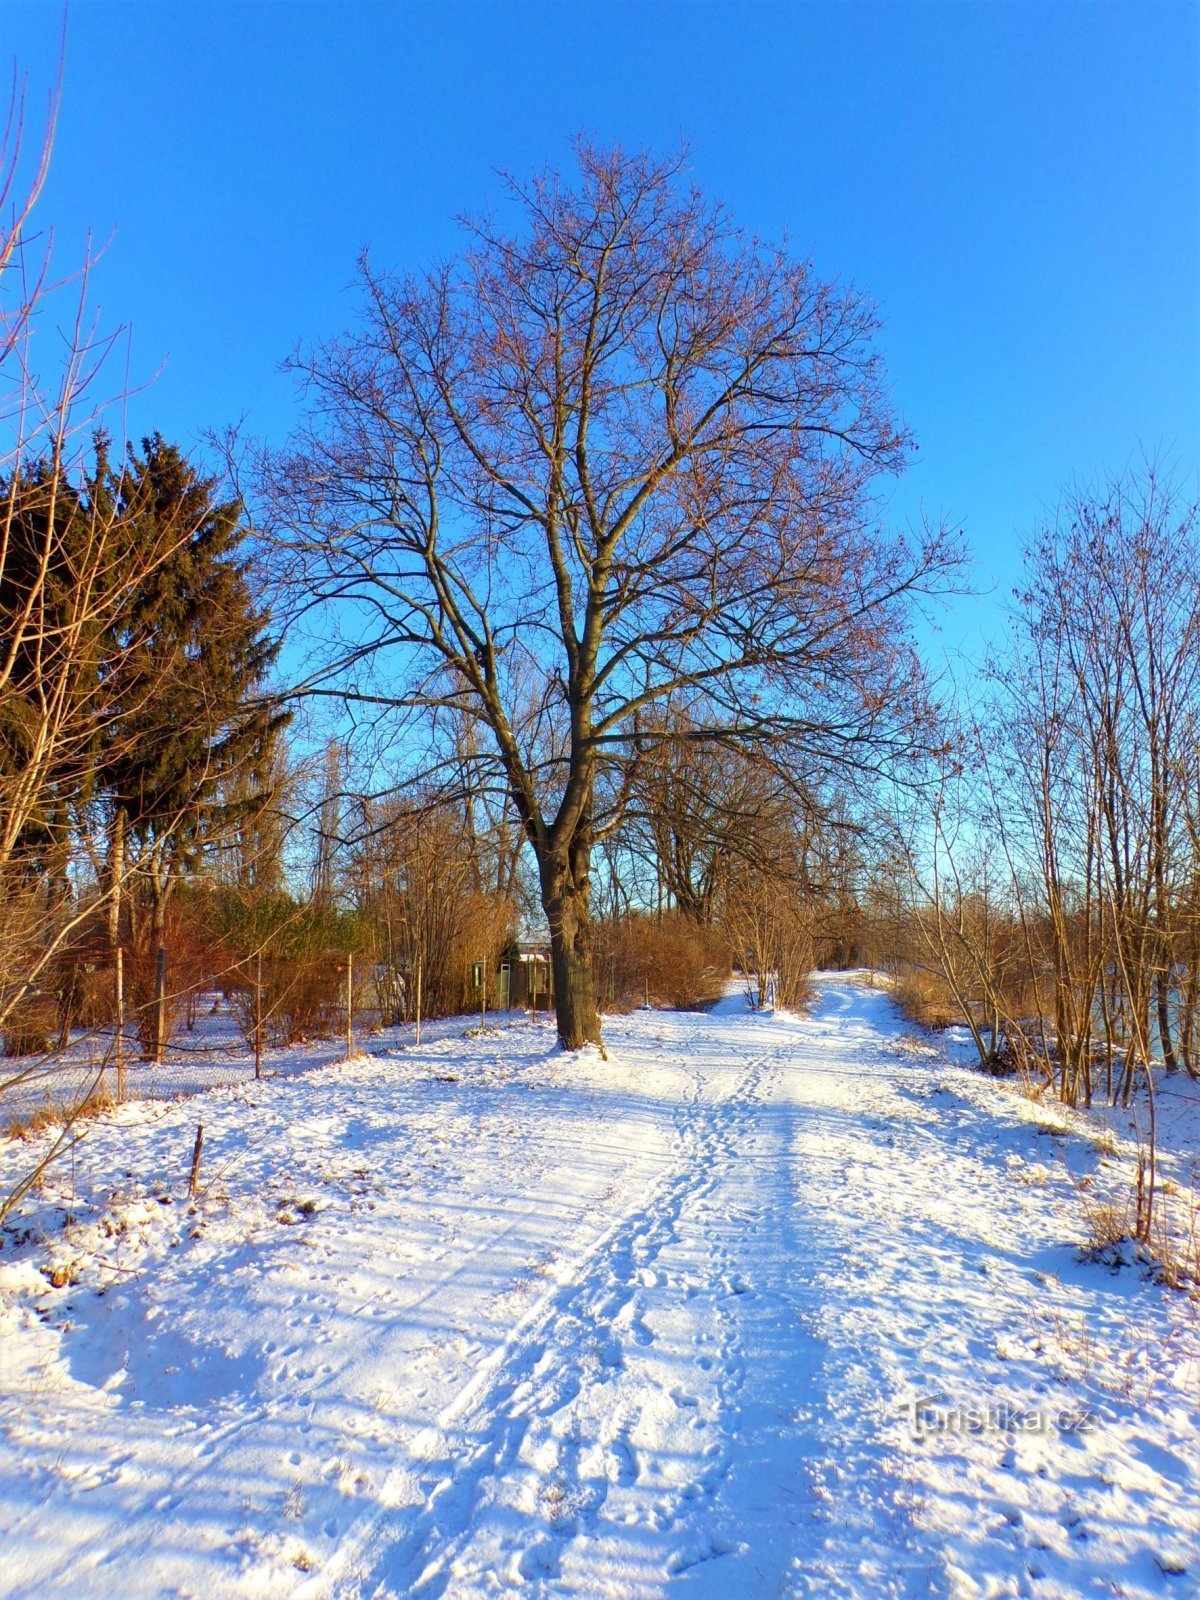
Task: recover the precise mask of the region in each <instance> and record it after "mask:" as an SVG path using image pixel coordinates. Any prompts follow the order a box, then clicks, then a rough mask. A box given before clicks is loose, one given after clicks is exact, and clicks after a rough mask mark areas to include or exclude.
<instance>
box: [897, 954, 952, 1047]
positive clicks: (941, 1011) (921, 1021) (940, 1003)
mask: <svg viewBox="0 0 1200 1600" xmlns="http://www.w3.org/2000/svg"><path fill="white" fill-rule="evenodd" d="M892 996H893V998H894V999H895V1000H896V1002H897V1003H898V1004H899V1006H900V1009H901V1011H903V1013H904V1015H905V1016H906V1017H907V1018H908V1020H909V1021H910V1022H915V1023H916V1024H917V1026H918V1027H920V1028H931V1029H935V1030H939V1031H940V1030H941V1029H943V1028H953V1027H957V1026H958V1025H959V1024H960V1023H963V1022H965V1021H966V1018H965V1017H964V1016H963V1014H962V1010H961V1008H960V1007H959V1006H957V1005H956V1004H955V1001H954V997H953V995H952V994H951V993H950V990H949V988H948V987H947V985H946V984H945V983H944V982H943V981H942V979H940V978H938V977H936V976H935V975H934V974H933V973H930V972H924V971H921V970H920V969H919V968H917V967H903V968H902V969H901V970H900V971H899V972H898V973H897V974H896V976H895V977H894V978H893V980H892Z"/></svg>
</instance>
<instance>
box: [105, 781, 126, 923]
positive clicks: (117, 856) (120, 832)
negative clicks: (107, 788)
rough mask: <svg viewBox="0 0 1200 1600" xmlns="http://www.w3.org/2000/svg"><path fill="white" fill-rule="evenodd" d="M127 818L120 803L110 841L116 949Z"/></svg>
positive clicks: (109, 873)
mask: <svg viewBox="0 0 1200 1600" xmlns="http://www.w3.org/2000/svg"><path fill="white" fill-rule="evenodd" d="M126 823H127V818H126V815H125V807H124V806H123V805H120V804H118V805H117V807H116V809H115V810H114V812H113V819H112V829H111V831H110V833H109V841H108V871H107V874H106V876H107V879H108V882H107V885H106V887H107V889H108V896H109V899H108V942H109V945H110V946H111V947H112V949H114V950H115V949H116V948H117V946H118V945H119V944H120V942H121V898H122V895H123V893H124V886H125V834H126Z"/></svg>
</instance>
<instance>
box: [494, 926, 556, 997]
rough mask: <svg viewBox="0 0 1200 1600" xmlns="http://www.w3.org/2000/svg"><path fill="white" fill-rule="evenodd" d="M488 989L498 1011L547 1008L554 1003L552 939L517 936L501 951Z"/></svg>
mask: <svg viewBox="0 0 1200 1600" xmlns="http://www.w3.org/2000/svg"><path fill="white" fill-rule="evenodd" d="M489 988H490V989H491V994H492V1004H493V1006H494V1007H495V1008H496V1010H497V1011H509V1010H513V1011H515V1010H523V1011H532V1010H534V1009H535V1008H536V1009H537V1010H538V1011H548V1010H549V1009H550V1008H551V1006H552V1005H553V1004H554V968H553V966H552V965H551V962H550V941H549V939H548V938H537V937H530V938H522V939H514V940H513V941H512V943H511V944H509V945H507V946H506V947H505V949H504V951H503V952H502V954H501V956H500V963H499V967H498V969H497V971H496V973H495V976H494V981H493V982H492V983H491V984H490V985H489Z"/></svg>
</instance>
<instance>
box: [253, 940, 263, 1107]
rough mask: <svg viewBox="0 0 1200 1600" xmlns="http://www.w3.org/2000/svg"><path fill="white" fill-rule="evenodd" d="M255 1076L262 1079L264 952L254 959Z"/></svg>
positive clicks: (259, 952)
mask: <svg viewBox="0 0 1200 1600" xmlns="http://www.w3.org/2000/svg"><path fill="white" fill-rule="evenodd" d="M254 1076H255V1078H256V1079H258V1078H261V1077H262V951H261V950H259V951H258V952H257V953H256V955H255V957H254Z"/></svg>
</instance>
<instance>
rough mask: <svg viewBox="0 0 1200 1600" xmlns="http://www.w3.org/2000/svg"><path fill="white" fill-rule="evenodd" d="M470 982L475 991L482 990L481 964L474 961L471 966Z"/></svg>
mask: <svg viewBox="0 0 1200 1600" xmlns="http://www.w3.org/2000/svg"><path fill="white" fill-rule="evenodd" d="M471 982H472V983H473V984H474V985H475V987H476V988H477V989H482V988H483V962H482V961H476V962H473V963H472V966H471Z"/></svg>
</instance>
